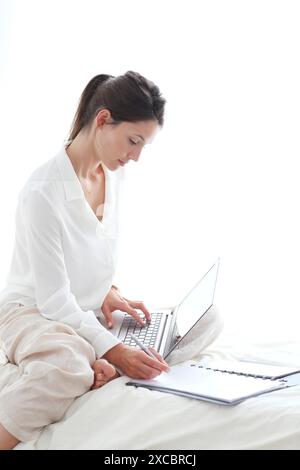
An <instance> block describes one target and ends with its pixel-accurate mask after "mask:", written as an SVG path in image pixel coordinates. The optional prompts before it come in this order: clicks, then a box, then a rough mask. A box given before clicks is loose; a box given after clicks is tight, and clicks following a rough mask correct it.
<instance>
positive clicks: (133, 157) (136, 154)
mask: <svg viewBox="0 0 300 470" xmlns="http://www.w3.org/2000/svg"><path fill="white" fill-rule="evenodd" d="M140 155H141V152H134V153H132V154H131V155H129V156H128V158H129V160H134V161H135V162H137V161H138V160H139V158H140Z"/></svg>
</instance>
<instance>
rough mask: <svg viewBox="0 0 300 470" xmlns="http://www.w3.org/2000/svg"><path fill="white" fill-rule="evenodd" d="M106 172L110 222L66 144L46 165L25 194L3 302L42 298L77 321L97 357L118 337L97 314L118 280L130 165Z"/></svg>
mask: <svg viewBox="0 0 300 470" xmlns="http://www.w3.org/2000/svg"><path fill="white" fill-rule="evenodd" d="M103 169H104V173H105V204H104V213H103V218H102V222H100V221H99V220H98V218H97V217H96V215H95V213H94V212H93V210H92V208H91V206H90V205H89V203H88V202H87V200H86V198H85V195H84V192H83V189H82V186H81V183H80V181H79V179H78V177H77V175H76V173H75V170H74V168H73V165H72V163H71V161H70V159H69V157H68V155H67V153H66V151H65V148H63V149H62V150H61V151H60V152H59V153H58V154H57V155H56V156H55V157H53V158H52V159H50V160H48V161H47V162H46V163H45V164H43V165H42V166H40V167H38V168H37V169H36V170H35V171H34V172H33V173H32V174H31V176H30V177H29V179H28V180H27V182H26V184H25V185H24V187H23V188H22V190H21V191H20V193H19V197H18V205H17V210H16V220H15V224H16V232H15V244H14V250H13V255H12V261H11V267H10V272H9V275H8V277H7V278H6V282H7V285H6V287H5V289H4V290H2V291H1V292H0V306H2V305H4V304H6V303H11V302H20V303H22V304H23V305H26V306H29V305H36V306H37V308H38V309H39V311H40V313H41V314H42V315H43V316H44V317H46V318H48V319H50V320H55V321H59V322H63V323H66V324H67V325H70V326H71V327H72V328H73V329H74V330H75V331H76V332H77V333H78V334H79V335H80V336H82V337H83V338H85V339H86V340H87V341H89V342H90V344H91V345H92V346H93V348H94V350H95V352H96V355H97V357H101V356H102V355H103V354H105V352H106V351H108V350H109V349H111V348H112V347H113V346H115V345H116V344H118V343H119V342H120V341H119V340H118V339H116V338H115V337H114V336H113V335H112V334H111V333H110V332H109V331H108V330H107V329H106V328H104V327H103V326H102V325H101V324H100V322H99V320H98V319H97V317H96V315H98V314H99V315H100V314H101V306H102V304H103V301H104V299H105V297H106V295H107V293H108V292H109V290H110V288H111V285H112V283H113V276H114V272H115V268H116V256H117V244H116V242H117V235H118V233H117V232H118V216H117V213H118V200H119V191H120V183H121V179H122V175H123V171H122V169H120V170H121V171H120V170H117V171H115V172H112V171H109V170H108V169H107V168H106V167H105V166H104V165H103Z"/></svg>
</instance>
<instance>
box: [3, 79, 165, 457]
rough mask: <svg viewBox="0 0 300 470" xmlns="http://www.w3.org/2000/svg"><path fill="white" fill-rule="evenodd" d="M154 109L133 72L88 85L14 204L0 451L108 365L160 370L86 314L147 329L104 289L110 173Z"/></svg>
mask: <svg viewBox="0 0 300 470" xmlns="http://www.w3.org/2000/svg"><path fill="white" fill-rule="evenodd" d="M164 106H165V100H164V98H162V96H161V94H160V91H159V89H158V87H157V86H155V85H154V84H153V83H152V82H151V81H149V80H147V79H146V78H144V77H142V76H141V75H140V74H138V73H135V72H132V71H129V72H127V73H125V74H124V75H121V76H117V77H113V76H111V75H98V76H96V77H94V78H93V79H92V80H91V81H90V82H89V83H88V85H87V86H86V88H85V89H84V91H83V93H82V96H81V99H80V102H79V106H78V109H77V112H76V115H75V118H74V122H73V126H72V130H71V134H70V137H69V140H68V142H67V145H66V146H64V148H63V149H62V150H61V151H60V152H59V153H58V155H56V156H55V157H54V158H52V159H51V160H49V161H47V162H46V163H45V164H43V165H42V166H40V167H39V168H37V169H36V170H35V171H34V172H33V174H32V175H31V176H30V178H29V179H28V181H27V182H26V184H25V185H24V187H23V188H22V190H21V192H20V194H19V200H18V207H17V212H16V236H15V246H14V252H13V257H12V263H11V269H10V273H9V276H8V278H7V286H6V287H5V289H4V290H3V291H2V292H1V294H0V338H1V340H2V345H3V348H4V350H5V353H6V355H7V357H8V360H9V362H10V363H11V364H10V367H9V369H6V372H5V376H4V372H3V373H2V375H1V374H0V449H11V448H13V447H14V446H15V445H16V444H17V443H18V442H19V441H27V440H31V439H34V438H35V437H36V436H37V434H38V433H39V431H40V430H41V428H42V427H43V426H46V425H48V424H49V423H52V422H56V421H59V420H60V419H61V418H62V416H63V415H64V413H65V411H66V409H67V408H68V407H69V406H70V404H71V403H72V402H73V400H74V399H75V398H76V397H78V396H80V395H82V394H84V393H85V392H87V391H88V390H90V389H91V388H92V389H95V388H98V387H100V386H101V385H103V384H105V383H106V382H107V381H108V380H111V379H112V378H114V377H116V376H117V375H118V374H117V372H116V369H115V367H114V366H116V367H117V368H118V369H119V370H120V371H122V372H123V373H124V374H126V375H128V376H129V377H132V378H147V379H150V378H154V377H156V376H157V375H159V374H160V373H161V372H162V371H166V370H168V365H167V364H166V362H165V361H164V360H163V359H162V357H161V356H160V355H159V354H158V353H157V352H156V351H154V350H153V349H152V352H153V353H154V355H155V358H152V357H150V356H149V355H147V354H146V353H145V352H143V351H141V350H138V349H136V348H130V347H128V346H125V345H124V344H122V343H121V342H120V341H119V340H118V339H117V338H115V337H114V336H113V335H112V334H111V333H110V332H109V331H108V330H107V329H106V328H105V327H104V326H102V325H101V323H100V322H99V320H98V319H97V318H96V315H95V310H97V309H98V310H99V314H100V316H101V313H102V314H103V316H104V317H105V319H106V321H107V325H108V327H111V326H112V312H114V311H115V310H117V309H118V310H122V311H124V312H127V313H128V314H129V315H132V316H133V317H134V318H135V319H136V320H137V321H138V322H139V323H142V324H144V321H143V320H142V319H141V318H140V316H139V315H138V314H137V311H136V310H135V309H136V308H138V309H140V310H141V311H142V312H143V314H144V316H145V319H146V320H148V321H149V320H150V313H149V312H148V310H147V309H146V307H145V306H144V305H143V303H142V302H139V301H130V300H128V299H125V298H124V297H122V295H121V293H120V291H119V290H118V289H117V288H116V287H115V286H113V285H112V283H113V276H114V270H115V257H116V246H115V245H116V243H115V241H116V217H117V214H116V212H117V205H118V204H117V194H118V181H119V179H120V167H123V166H124V165H125V164H127V163H128V162H129V161H130V160H134V161H138V160H139V157H140V154H141V152H142V149H143V147H144V145H146V144H148V143H150V142H152V140H153V138H154V136H155V134H156V133H157V131H158V130H159V128H161V127H162V126H163V117H164ZM121 171H122V170H121ZM12 364H14V366H12ZM5 367H6V366H5ZM3 369H5V368H3ZM7 370H8V371H9V372H7Z"/></svg>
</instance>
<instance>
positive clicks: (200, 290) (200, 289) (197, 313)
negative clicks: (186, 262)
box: [176, 260, 219, 339]
mask: <svg viewBox="0 0 300 470" xmlns="http://www.w3.org/2000/svg"><path fill="white" fill-rule="evenodd" d="M218 267H219V260H217V261H216V263H215V264H214V265H213V266H212V267H211V268H210V270H209V271H208V272H207V273H206V274H205V275H204V276H203V278H202V279H201V280H200V281H199V282H198V283H197V284H196V285H195V287H194V288H193V289H192V290H191V291H190V292H189V294H188V295H187V296H186V297H185V298H184V299H183V300H182V302H180V304H179V305H178V307H177V315H176V323H177V331H178V335H179V336H180V337H181V339H182V337H183V336H185V335H186V334H187V333H188V332H189V331H190V329H191V328H192V327H193V326H194V325H195V323H197V321H198V320H200V318H201V317H203V315H204V314H205V313H206V312H207V310H208V309H209V308H210V307H211V306H212V304H213V301H214V293H215V288H216V281H217V274H218Z"/></svg>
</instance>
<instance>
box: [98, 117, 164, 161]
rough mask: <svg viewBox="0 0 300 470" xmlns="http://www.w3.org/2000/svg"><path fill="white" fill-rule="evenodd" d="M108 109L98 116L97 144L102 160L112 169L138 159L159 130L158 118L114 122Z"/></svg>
mask: <svg viewBox="0 0 300 470" xmlns="http://www.w3.org/2000/svg"><path fill="white" fill-rule="evenodd" d="M112 123H113V120H112V119H111V116H110V113H109V111H108V110H105V109H102V110H101V111H100V112H99V113H98V115H97V117H96V134H95V145H96V151H97V153H98V154H99V155H101V161H102V162H103V163H104V165H105V166H106V167H107V168H108V169H110V170H116V169H117V168H119V167H120V166H124V165H125V164H126V163H128V162H129V161H130V160H134V161H136V162H137V161H138V160H139V158H140V154H141V152H142V150H143V148H144V146H145V145H148V144H150V143H151V142H152V141H153V139H154V137H155V135H156V133H157V132H158V130H159V124H158V122H157V121H156V120H151V121H138V122H122V123H120V124H117V125H114V124H112Z"/></svg>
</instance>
